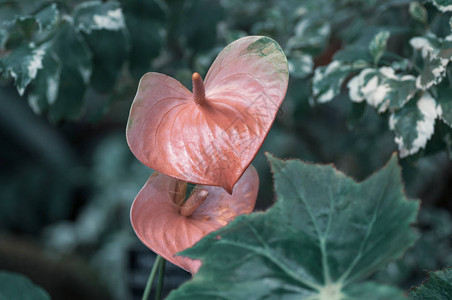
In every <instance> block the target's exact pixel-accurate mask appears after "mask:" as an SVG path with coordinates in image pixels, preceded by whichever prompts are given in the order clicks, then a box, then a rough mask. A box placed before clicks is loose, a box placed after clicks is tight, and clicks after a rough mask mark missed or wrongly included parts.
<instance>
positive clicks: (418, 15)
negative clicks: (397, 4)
mask: <svg viewBox="0 0 452 300" xmlns="http://www.w3.org/2000/svg"><path fill="white" fill-rule="evenodd" d="M409 12H410V15H411V17H412V18H413V19H415V20H417V21H419V22H421V23H424V24H426V23H427V19H428V14H427V10H426V9H425V7H424V6H423V5H422V4H420V3H419V2H411V3H410V7H409Z"/></svg>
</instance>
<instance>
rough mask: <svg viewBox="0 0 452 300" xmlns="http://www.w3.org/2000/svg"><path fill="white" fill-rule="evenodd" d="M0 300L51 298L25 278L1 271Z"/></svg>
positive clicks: (46, 299)
mask: <svg viewBox="0 0 452 300" xmlns="http://www.w3.org/2000/svg"><path fill="white" fill-rule="evenodd" d="M0 299H5V300H6V299H14V300H50V296H49V295H48V294H47V293H46V292H45V291H44V290H43V289H42V288H41V287H39V286H37V285H35V284H34V283H33V282H31V281H30V279H28V278H27V277H25V276H23V275H20V274H16V273H12V272H7V271H0Z"/></svg>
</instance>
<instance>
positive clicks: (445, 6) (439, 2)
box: [430, 0, 452, 12]
mask: <svg viewBox="0 0 452 300" xmlns="http://www.w3.org/2000/svg"><path fill="white" fill-rule="evenodd" d="M430 1H431V2H433V4H434V5H435V6H436V7H437V8H438V9H439V10H440V11H442V12H446V11H452V0H430Z"/></svg>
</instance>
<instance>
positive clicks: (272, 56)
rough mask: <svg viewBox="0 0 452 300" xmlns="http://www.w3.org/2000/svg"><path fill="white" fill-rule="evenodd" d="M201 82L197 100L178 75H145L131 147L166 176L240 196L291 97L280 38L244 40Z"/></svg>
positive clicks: (226, 52) (136, 104)
mask: <svg viewBox="0 0 452 300" xmlns="http://www.w3.org/2000/svg"><path fill="white" fill-rule="evenodd" d="M193 84H194V94H192V93H191V92H190V91H189V90H187V89H186V88H185V87H184V86H183V85H182V84H181V83H179V82H178V81H177V80H175V79H173V78H171V77H168V76H166V75H163V74H159V73H147V74H145V75H144V76H143V78H142V79H141V81H140V84H139V86H138V92H137V94H136V96H135V99H134V101H133V104H132V108H131V111H130V116H129V121H128V125H127V141H128V143H129V146H130V149H131V150H132V152H133V153H134V155H135V156H136V157H137V158H138V159H139V160H140V161H141V162H142V163H143V164H145V165H147V166H149V167H151V168H153V169H155V170H156V171H158V172H160V173H163V174H166V175H169V176H171V177H175V178H178V179H181V180H183V181H187V182H192V183H196V184H206V185H214V186H221V187H223V188H224V189H226V190H227V191H228V192H229V193H232V187H233V186H234V184H235V183H236V182H237V180H238V179H239V178H240V176H241V175H242V174H243V172H244V171H245V170H246V168H247V167H248V166H249V165H250V163H251V161H252V160H253V158H254V156H255V155H256V153H257V151H258V150H259V148H260V146H261V144H262V142H263V141H264V138H265V136H266V135H267V133H268V130H269V129H270V126H271V125H272V123H273V120H274V119H275V117H276V113H277V111H278V108H279V106H280V105H281V103H282V101H283V99H284V96H285V93H286V90H287V84H288V67H287V59H286V57H285V55H284V53H283V51H282V50H281V48H280V47H279V45H278V44H277V43H276V42H275V41H274V40H272V39H270V38H268V37H263V36H249V37H244V38H241V39H239V40H237V41H235V42H233V43H231V44H229V45H228V46H227V47H226V48H225V49H224V50H223V51H222V52H221V53H220V54H219V55H218V57H217V58H216V60H215V61H214V63H213V65H212V66H211V68H210V69H209V72H208V73H207V76H206V80H205V86H204V84H203V82H202V79H201V78H200V76H199V74H197V73H195V74H193ZM195 99H196V100H195Z"/></svg>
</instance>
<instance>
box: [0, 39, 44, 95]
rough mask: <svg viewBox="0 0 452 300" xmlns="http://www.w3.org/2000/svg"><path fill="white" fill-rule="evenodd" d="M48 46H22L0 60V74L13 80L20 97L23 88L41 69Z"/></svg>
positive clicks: (23, 90)
mask: <svg viewBox="0 0 452 300" xmlns="http://www.w3.org/2000/svg"><path fill="white" fill-rule="evenodd" d="M47 48H48V44H44V45H42V46H40V47H36V46H35V45H34V44H32V43H30V44H24V45H22V46H20V47H18V48H16V49H15V50H14V51H12V52H11V53H10V54H9V55H8V56H6V57H3V58H1V59H0V64H1V65H2V68H1V69H2V73H4V75H5V76H11V77H12V78H13V79H14V84H15V85H16V88H17V91H18V92H19V94H20V95H21V96H22V95H23V94H24V92H25V88H26V87H27V86H28V85H29V84H30V82H31V81H32V80H33V79H34V78H35V77H36V74H37V72H38V70H39V69H41V68H42V59H43V57H44V54H45V53H46V51H47Z"/></svg>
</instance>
